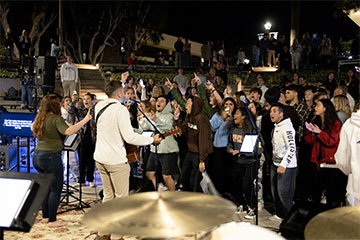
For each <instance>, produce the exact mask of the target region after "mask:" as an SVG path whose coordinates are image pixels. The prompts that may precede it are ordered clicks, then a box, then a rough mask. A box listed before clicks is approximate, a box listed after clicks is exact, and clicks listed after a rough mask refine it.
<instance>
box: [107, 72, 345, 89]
mask: <svg viewBox="0 0 360 240" xmlns="http://www.w3.org/2000/svg"><path fill="white" fill-rule="evenodd" d="M329 72H334V73H335V78H336V80H337V81H338V82H339V81H340V80H343V79H345V78H346V72H340V73H338V72H337V71H335V70H317V71H300V72H298V74H299V76H305V78H306V79H307V81H308V83H315V82H316V81H317V80H321V81H324V80H325V79H326V76H327V75H328V74H329ZM256 74H257V73H255V72H253V73H251V74H250V76H249V79H248V81H247V85H249V84H251V83H254V82H255V81H256ZM283 74H284V73H281V72H275V73H263V75H264V78H265V82H266V83H267V84H269V85H275V86H276V85H278V84H279V83H280V82H281V79H282V76H283ZM293 74H294V73H292V72H287V73H285V75H286V77H287V78H288V79H292V77H293ZM132 75H133V76H134V77H135V79H140V78H142V79H144V80H145V81H148V80H149V79H150V78H151V79H153V80H155V82H156V83H157V84H164V83H165V81H166V77H168V78H169V79H170V80H172V79H173V78H174V77H175V76H176V73H133V74H132ZM185 76H186V77H187V78H188V79H192V78H193V77H194V75H193V74H190V73H188V74H185ZM205 76H206V75H205ZM228 78H229V80H228V81H229V83H230V84H234V85H235V84H237V80H236V78H237V75H236V74H228ZM111 79H112V80H120V79H121V73H113V74H112V75H111Z"/></svg>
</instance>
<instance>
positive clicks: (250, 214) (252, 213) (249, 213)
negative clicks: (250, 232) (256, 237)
mask: <svg viewBox="0 0 360 240" xmlns="http://www.w3.org/2000/svg"><path fill="white" fill-rule="evenodd" d="M254 217H256V215H255V211H254V210H253V209H251V208H249V210H248V211H247V214H246V216H245V218H246V219H249V220H252V219H254Z"/></svg>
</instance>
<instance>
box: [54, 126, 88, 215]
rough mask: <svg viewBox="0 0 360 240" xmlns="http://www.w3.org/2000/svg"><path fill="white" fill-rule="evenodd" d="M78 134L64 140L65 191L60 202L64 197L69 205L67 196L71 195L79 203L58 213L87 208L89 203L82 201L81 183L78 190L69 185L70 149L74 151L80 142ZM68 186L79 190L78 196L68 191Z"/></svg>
mask: <svg viewBox="0 0 360 240" xmlns="http://www.w3.org/2000/svg"><path fill="white" fill-rule="evenodd" d="M80 137H81V136H80V134H77V133H75V134H73V135H71V136H68V137H66V139H65V141H64V151H66V182H65V184H66V191H65V195H64V196H63V197H62V198H61V200H60V202H62V201H63V200H64V199H66V205H69V198H70V196H71V197H73V198H74V199H75V200H77V201H78V202H79V204H78V205H77V206H76V207H74V208H69V209H66V210H64V211H61V212H60V213H63V212H68V211H71V210H82V211H83V209H84V208H89V207H90V205H89V204H87V203H85V202H84V201H82V184H81V183H80V184H79V190H78V189H77V188H75V187H73V186H70V183H69V175H70V172H69V169H70V156H69V155H70V154H69V153H70V151H73V152H74V151H75V150H76V149H77V147H78V145H79V143H80ZM70 188H72V189H73V190H74V191H78V192H79V197H76V196H74V194H73V193H74V191H70Z"/></svg>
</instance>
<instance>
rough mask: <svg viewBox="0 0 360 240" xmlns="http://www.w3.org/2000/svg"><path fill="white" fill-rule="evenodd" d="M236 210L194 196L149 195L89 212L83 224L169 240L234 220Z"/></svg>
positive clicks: (207, 197) (216, 200) (206, 197)
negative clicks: (169, 238)
mask: <svg viewBox="0 0 360 240" xmlns="http://www.w3.org/2000/svg"><path fill="white" fill-rule="evenodd" d="M235 210H236V206H235V205H234V204H233V203H232V202H230V201H228V200H226V199H223V198H220V197H216V196H211V195H205V194H201V193H191V192H146V193H138V194H134V195H131V196H128V197H124V198H119V199H114V200H111V201H108V202H105V203H104V204H100V205H97V206H95V207H94V208H92V209H91V210H89V211H88V212H87V213H86V214H85V215H84V217H83V223H84V224H85V225H87V226H88V227H90V228H93V229H94V230H97V231H101V232H102V233H107V234H120V235H123V236H141V237H150V238H167V237H177V236H182V235H184V234H187V233H193V232H196V231H201V230H208V229H209V228H211V227H214V226H216V225H219V224H221V223H224V222H226V221H229V220H231V217H232V216H233V214H234V213H235Z"/></svg>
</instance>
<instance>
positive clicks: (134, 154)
mask: <svg viewBox="0 0 360 240" xmlns="http://www.w3.org/2000/svg"><path fill="white" fill-rule="evenodd" d="M181 134H182V131H181V128H179V127H175V128H173V129H171V130H170V131H168V132H166V133H163V134H161V137H162V138H166V137H168V136H179V135H181ZM125 149H126V158H127V159H128V162H136V160H137V159H139V158H140V152H139V150H138V146H136V145H132V144H129V143H127V142H125Z"/></svg>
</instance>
